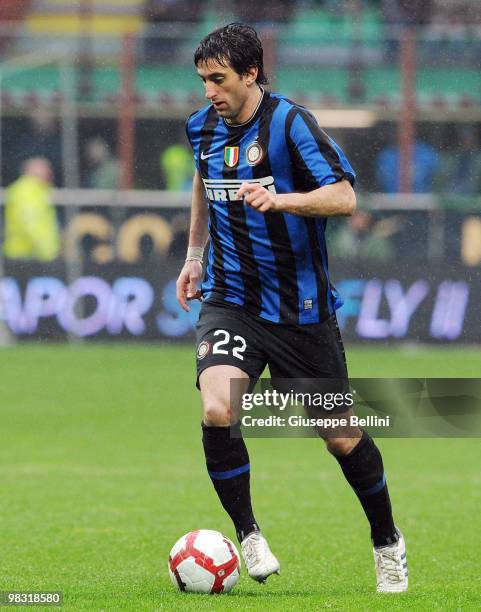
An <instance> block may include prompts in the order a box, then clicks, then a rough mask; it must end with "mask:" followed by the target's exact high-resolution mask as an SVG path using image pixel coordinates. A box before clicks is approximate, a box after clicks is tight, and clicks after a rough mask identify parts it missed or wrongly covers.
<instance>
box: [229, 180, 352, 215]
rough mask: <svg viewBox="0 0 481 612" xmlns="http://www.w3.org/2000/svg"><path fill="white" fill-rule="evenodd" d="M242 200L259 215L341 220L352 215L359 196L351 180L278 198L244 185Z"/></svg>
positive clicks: (249, 185) (252, 186)
mask: <svg viewBox="0 0 481 612" xmlns="http://www.w3.org/2000/svg"><path fill="white" fill-rule="evenodd" d="M238 197H239V198H241V197H243V198H244V201H245V203H246V204H248V205H249V206H251V207H252V208H254V209H256V210H258V211H259V212H263V213H264V212H267V211H271V212H286V213H290V214H292V215H300V216H303V217H340V216H349V215H352V214H353V212H354V211H355V209H356V194H355V193H354V189H353V188H352V186H351V183H350V182H349V181H348V180H342V181H338V182H336V183H332V184H330V185H323V186H322V187H319V188H318V189H314V190H313V191H309V192H308V193H281V194H274V193H271V192H270V191H268V190H267V189H266V188H265V187H261V185H256V184H252V183H243V184H242V185H241V188H240V189H239V192H238Z"/></svg>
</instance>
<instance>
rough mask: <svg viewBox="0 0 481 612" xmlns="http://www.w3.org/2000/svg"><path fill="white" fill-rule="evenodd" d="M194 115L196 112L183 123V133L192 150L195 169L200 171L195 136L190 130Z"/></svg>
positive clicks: (191, 129)
mask: <svg viewBox="0 0 481 612" xmlns="http://www.w3.org/2000/svg"><path fill="white" fill-rule="evenodd" d="M196 114H197V113H196V112H195V113H192V114H191V115H190V117H189V118H188V119H187V121H186V122H185V133H186V134H187V140H188V141H189V144H190V146H191V148H192V153H193V155H194V163H195V167H196V168H197V170H200V166H199V153H198V147H197V146H196V145H195V134H194V133H193V132H194V131H193V128H192V121H191V120H192V118H193V117H194V115H196Z"/></svg>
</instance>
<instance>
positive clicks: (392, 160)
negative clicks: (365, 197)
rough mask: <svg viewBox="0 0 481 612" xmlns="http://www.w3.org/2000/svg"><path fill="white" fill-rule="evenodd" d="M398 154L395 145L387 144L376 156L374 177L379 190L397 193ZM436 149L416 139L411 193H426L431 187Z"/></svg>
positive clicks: (436, 162)
mask: <svg viewBox="0 0 481 612" xmlns="http://www.w3.org/2000/svg"><path fill="white" fill-rule="evenodd" d="M400 161H401V160H400V154H399V148H398V147H397V145H388V146H386V147H385V148H384V149H382V151H381V152H380V153H379V155H378V156H377V158H376V179H377V184H378V189H379V191H383V192H384V193H399V189H400V174H401V172H400V166H401V163H400ZM438 165H439V159H438V153H437V151H436V150H435V149H434V148H433V147H432V146H431V145H429V144H427V143H425V142H420V141H416V142H415V143H414V145H413V155H412V160H411V168H412V190H413V193H427V192H429V191H432V189H433V180H434V176H435V173H436V171H437V169H438Z"/></svg>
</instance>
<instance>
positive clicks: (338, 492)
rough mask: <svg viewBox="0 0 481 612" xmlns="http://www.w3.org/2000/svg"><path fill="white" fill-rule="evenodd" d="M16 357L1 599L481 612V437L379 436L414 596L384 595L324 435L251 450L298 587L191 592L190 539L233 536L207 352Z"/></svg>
mask: <svg viewBox="0 0 481 612" xmlns="http://www.w3.org/2000/svg"><path fill="white" fill-rule="evenodd" d="M348 359H349V363H350V371H351V374H352V375H353V376H393V377H401V376H447V377H463V376H479V375H480V372H481V353H480V352H479V350H474V349H471V350H468V349H465V350H452V349H446V350H442V349H432V350H420V349H419V350H414V349H413V350H403V349H399V348H391V349H361V348H351V349H349V350H348ZM0 360H1V368H0V372H1V375H0V398H1V400H0V401H1V422H0V425H1V426H0V483H1V487H0V533H1V539H0V591H1V590H35V591H40V590H57V589H58V590H62V591H63V592H64V605H63V609H65V610H134V611H138V610H168V611H177V610H189V611H190V610H196V611H197V610H276V611H284V610H302V611H304V610H323V609H334V610H342V611H345V610H356V611H358V610H475V609H477V610H479V606H480V601H481V583H480V573H479V567H480V565H479V564H480V558H481V554H480V553H481V537H480V536H479V528H480V522H479V512H480V503H481V493H480V492H481V487H480V471H479V469H480V464H481V462H480V459H481V451H480V444H479V440H476V439H464V440H462V439H401V440H386V439H384V440H379V446H380V447H381V449H382V451H383V455H384V461H385V465H386V472H387V474H388V480H389V483H390V488H391V497H392V501H393V505H394V510H395V518H396V520H397V522H398V524H399V525H400V527H401V528H402V529H403V531H404V533H405V536H406V541H407V545H408V558H409V563H410V592H409V593H407V594H402V595H398V596H396V595H376V594H375V593H374V592H373V591H374V568H373V559H372V551H371V547H370V541H369V535H368V527H367V522H366V520H365V518H364V515H363V514H362V510H361V508H360V506H359V504H358V502H357V500H356V499H355V496H354V495H353V493H352V491H351V490H350V488H349V486H348V485H347V484H346V482H345V481H344V479H343V477H342V475H341V472H340V470H339V467H338V465H337V464H336V462H335V461H334V460H333V459H332V458H331V457H330V456H328V454H327V452H326V451H325V450H324V449H323V445H322V444H321V443H320V442H319V441H317V440H315V439H296V440H292V439H289V440H287V439H277V440H273V439H268V440H267V439H265V440H259V439H256V440H249V441H248V446H249V450H250V454H251V463H252V481H253V484H252V488H253V498H254V504H255V510H256V515H257V517H258V520H259V522H260V524H261V526H262V528H263V530H264V532H265V534H266V535H267V536H268V538H269V541H270V543H271V546H272V549H273V551H274V552H275V553H276V554H277V555H278V556H279V559H280V561H281V564H282V573H281V576H279V577H277V576H274V577H272V578H271V579H270V580H269V581H268V583H267V584H266V585H258V584H256V583H254V582H253V581H252V580H250V579H249V578H248V577H247V575H246V574H245V573H244V572H243V573H242V576H241V579H240V581H239V583H238V585H237V587H236V588H235V589H234V591H233V592H232V593H231V594H229V595H223V596H209V595H207V596H202V595H192V594H185V593H179V592H177V591H176V590H174V588H173V587H172V585H171V584H170V580H169V577H168V573H167V567H166V563H167V556H168V553H169V550H170V548H171V546H172V544H173V543H174V541H175V540H177V538H179V537H180V536H181V535H182V534H183V533H185V532H187V531H190V530H192V529H196V528H211V529H218V530H220V531H223V532H225V533H226V534H227V535H229V536H230V537H231V538H233V539H234V531H233V528H232V526H231V524H230V521H229V520H228V518H227V517H226V515H225V514H224V512H223V511H222V509H221V508H220V506H219V504H218V502H217V499H216V497H215V495H214V491H213V487H212V486H211V483H210V481H209V479H208V476H207V474H206V471H205V466H204V460H203V455H202V449H201V443H200V432H199V425H200V407H199V397H198V393H197V391H196V389H195V388H194V386H193V367H194V362H193V349H192V348H191V347H168V346H150V347H147V346H127V345H116V346H114V345H111V346H92V345H87V346H82V347H69V346H55V345H50V346H41V345H38V346H31V345H26V346H18V347H15V348H5V349H2V350H0ZM22 609H23V608H22ZM25 609H27V608H25ZM28 609H37V608H28ZM38 609H40V608H38Z"/></svg>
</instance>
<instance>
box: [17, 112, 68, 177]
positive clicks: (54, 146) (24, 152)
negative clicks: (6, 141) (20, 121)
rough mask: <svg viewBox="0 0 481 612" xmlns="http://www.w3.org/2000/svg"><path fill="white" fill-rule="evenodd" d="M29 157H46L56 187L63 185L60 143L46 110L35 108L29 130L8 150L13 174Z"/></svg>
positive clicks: (55, 123)
mask: <svg viewBox="0 0 481 612" xmlns="http://www.w3.org/2000/svg"><path fill="white" fill-rule="evenodd" d="M31 157H46V158H47V159H48V160H49V162H50V164H51V166H52V169H53V174H54V182H55V184H56V185H62V184H63V173H62V142H61V137H60V133H59V130H58V126H57V122H56V119H55V117H54V115H53V114H52V113H51V112H50V111H49V110H48V109H46V108H43V107H39V108H36V109H35V110H34V111H33V113H32V115H31V116H30V121H29V129H28V130H27V131H25V132H23V133H22V134H21V135H19V137H18V138H17V140H16V143H15V144H14V145H13V146H12V148H11V150H10V160H11V163H12V166H13V168H15V172H18V171H19V169H20V166H21V164H22V162H24V161H25V160H26V159H29V158H31Z"/></svg>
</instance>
